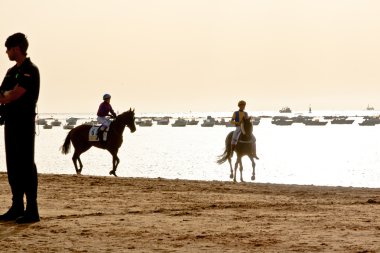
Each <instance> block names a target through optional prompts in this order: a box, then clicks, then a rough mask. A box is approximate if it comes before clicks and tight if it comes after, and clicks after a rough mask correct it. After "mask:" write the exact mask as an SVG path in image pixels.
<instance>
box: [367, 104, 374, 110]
mask: <svg viewBox="0 0 380 253" xmlns="http://www.w3.org/2000/svg"><path fill="white" fill-rule="evenodd" d="M373 110H375V108H374V107H373V106H369V105H367V111H373Z"/></svg>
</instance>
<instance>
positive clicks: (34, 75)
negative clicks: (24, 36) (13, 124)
mask: <svg viewBox="0 0 380 253" xmlns="http://www.w3.org/2000/svg"><path fill="white" fill-rule="evenodd" d="M17 84H18V85H19V86H20V87H23V88H24V89H25V90H26V92H25V93H24V94H23V95H22V96H21V97H20V98H18V99H17V100H14V101H12V102H10V103H8V104H6V105H5V111H6V118H9V119H12V118H15V117H20V116H21V117H22V116H27V117H28V116H35V113H36V110H35V108H36V104H37V100H38V95H39V91H40V73H39V71H38V68H37V66H36V65H34V64H33V63H32V62H31V61H30V58H26V59H25V61H24V62H23V63H22V64H21V65H20V66H17V65H15V66H13V67H12V68H10V69H9V70H8V72H7V74H6V76H5V78H4V80H3V82H2V84H1V86H0V91H1V92H5V91H9V90H12V89H14V87H15V86H16V85H17Z"/></svg>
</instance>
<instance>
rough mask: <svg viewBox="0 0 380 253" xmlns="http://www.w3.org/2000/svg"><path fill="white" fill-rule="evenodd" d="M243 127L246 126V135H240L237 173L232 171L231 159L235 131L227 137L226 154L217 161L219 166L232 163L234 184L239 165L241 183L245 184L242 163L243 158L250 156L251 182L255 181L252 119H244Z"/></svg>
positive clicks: (237, 149) (237, 147)
mask: <svg viewBox="0 0 380 253" xmlns="http://www.w3.org/2000/svg"><path fill="white" fill-rule="evenodd" d="M242 126H244V130H245V134H243V133H241V134H240V137H239V141H238V143H237V144H236V147H235V152H236V155H237V159H236V163H235V173H234V171H233V170H232V164H231V157H232V155H233V153H232V152H231V140H232V134H233V131H232V132H230V133H229V134H228V135H227V137H226V149H225V151H224V153H223V154H222V155H221V156H219V159H218V160H217V163H218V164H223V163H224V162H225V161H227V160H228V162H229V163H230V169H231V174H230V178H231V179H232V178H233V179H234V182H236V170H237V168H238V166H239V165H240V181H241V182H244V180H243V163H242V161H241V158H242V157H243V156H245V155H246V156H248V157H249V159H250V160H251V162H252V177H251V180H252V181H253V180H255V167H256V164H255V160H254V159H253V158H254V156H253V150H252V147H253V145H252V144H253V143H252V142H255V141H256V139H255V136H254V135H253V133H252V130H253V126H252V122H251V117H249V118H248V119H244V122H243V124H242Z"/></svg>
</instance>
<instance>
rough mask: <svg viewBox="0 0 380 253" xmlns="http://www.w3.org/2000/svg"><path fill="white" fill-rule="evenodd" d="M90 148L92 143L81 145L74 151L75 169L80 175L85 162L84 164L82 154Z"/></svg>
mask: <svg viewBox="0 0 380 253" xmlns="http://www.w3.org/2000/svg"><path fill="white" fill-rule="evenodd" d="M90 148H91V145H87V146H84V147H80V148H79V147H78V148H76V149H75V151H74V155H73V162H74V166H75V170H76V172H77V174H78V175H80V174H81V173H82V168H83V164H82V161H81V159H80V155H81V154H83V152H86V151H87V150H89V149H90ZM77 161H78V162H79V169H78V165H77Z"/></svg>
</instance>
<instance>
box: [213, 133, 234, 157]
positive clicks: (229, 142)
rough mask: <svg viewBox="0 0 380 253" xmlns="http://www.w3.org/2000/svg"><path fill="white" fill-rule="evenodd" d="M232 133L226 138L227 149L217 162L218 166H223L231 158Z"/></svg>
mask: <svg viewBox="0 0 380 253" xmlns="http://www.w3.org/2000/svg"><path fill="white" fill-rule="evenodd" d="M232 133H233V132H231V133H229V134H228V135H227V137H226V148H225V150H224V152H223V154H221V155H220V156H218V157H219V159H218V160H217V161H216V162H217V163H218V164H223V163H225V162H226V161H227V160H228V158H229V157H230V156H231V139H232Z"/></svg>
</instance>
